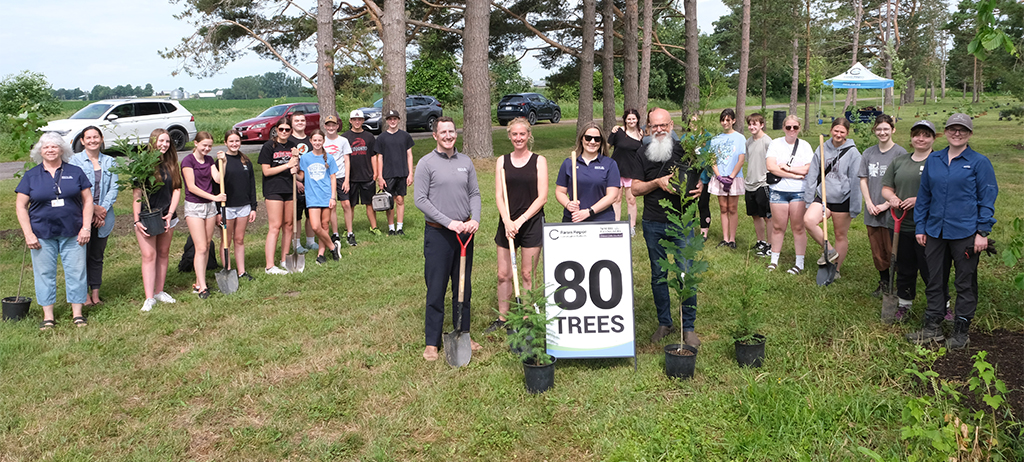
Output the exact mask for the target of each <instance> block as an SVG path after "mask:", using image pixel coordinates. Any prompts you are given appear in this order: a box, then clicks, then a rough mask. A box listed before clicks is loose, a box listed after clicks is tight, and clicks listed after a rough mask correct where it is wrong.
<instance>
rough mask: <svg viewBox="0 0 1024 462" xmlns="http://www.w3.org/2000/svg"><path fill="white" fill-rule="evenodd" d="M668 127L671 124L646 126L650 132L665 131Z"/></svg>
mask: <svg viewBox="0 0 1024 462" xmlns="http://www.w3.org/2000/svg"><path fill="white" fill-rule="evenodd" d="M669 125H672V124H650V125H648V126H649V127H651V130H654V131H660V130H667V129H668V127H669Z"/></svg>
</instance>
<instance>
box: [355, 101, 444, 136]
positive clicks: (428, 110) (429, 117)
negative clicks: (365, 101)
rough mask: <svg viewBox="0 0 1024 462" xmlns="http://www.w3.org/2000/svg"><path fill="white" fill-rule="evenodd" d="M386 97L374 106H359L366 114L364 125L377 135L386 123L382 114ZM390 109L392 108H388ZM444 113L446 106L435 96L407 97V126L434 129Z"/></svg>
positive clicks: (408, 127)
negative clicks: (435, 123)
mask: <svg viewBox="0 0 1024 462" xmlns="http://www.w3.org/2000/svg"><path fill="white" fill-rule="evenodd" d="M383 106H384V98H381V99H378V100H377V102H375V103H373V107H364V108H359V110H360V111H363V115H365V116H366V121H365V122H363V127H365V128H366V129H367V130H369V131H370V133H373V134H375V135H379V134H380V132H381V130H383V129H384V126H385V125H386V123H385V122H384V118H383V116H382V108H383ZM388 109H390V108H388ZM442 115H444V108H443V107H442V106H441V102H440V101H438V100H437V98H434V97H433V96H427V95H409V96H406V97H405V128H407V129H410V130H411V129H413V128H422V129H425V130H427V131H433V130H434V122H436V121H437V119H438V118H439V117H441V116H442Z"/></svg>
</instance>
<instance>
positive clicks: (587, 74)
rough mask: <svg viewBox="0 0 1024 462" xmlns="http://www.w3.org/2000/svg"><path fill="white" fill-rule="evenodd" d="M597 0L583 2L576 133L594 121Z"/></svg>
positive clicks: (584, 0)
mask: <svg viewBox="0 0 1024 462" xmlns="http://www.w3.org/2000/svg"><path fill="white" fill-rule="evenodd" d="M596 22H597V0H583V49H582V50H580V100H579V116H578V117H577V118H576V131H577V132H579V131H580V130H581V129H582V128H583V126H584V125H586V124H587V122H591V121H593V120H594V33H595V31H596V29H597V26H596Z"/></svg>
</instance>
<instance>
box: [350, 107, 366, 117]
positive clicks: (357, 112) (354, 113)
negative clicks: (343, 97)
mask: <svg viewBox="0 0 1024 462" xmlns="http://www.w3.org/2000/svg"><path fill="white" fill-rule="evenodd" d="M348 118H349V119H365V118H366V116H365V115H363V111H360V110H359V109H356V110H354V111H352V112H351V113H349V115H348Z"/></svg>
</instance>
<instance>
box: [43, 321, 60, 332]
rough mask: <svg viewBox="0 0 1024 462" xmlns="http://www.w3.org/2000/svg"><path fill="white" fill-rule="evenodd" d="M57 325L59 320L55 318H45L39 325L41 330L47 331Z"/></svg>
mask: <svg viewBox="0 0 1024 462" xmlns="http://www.w3.org/2000/svg"><path fill="white" fill-rule="evenodd" d="M54 327H57V321H55V320H53V319H44V320H43V323H42V324H40V325H39V330H42V331H47V330H50V329H53V328H54Z"/></svg>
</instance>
